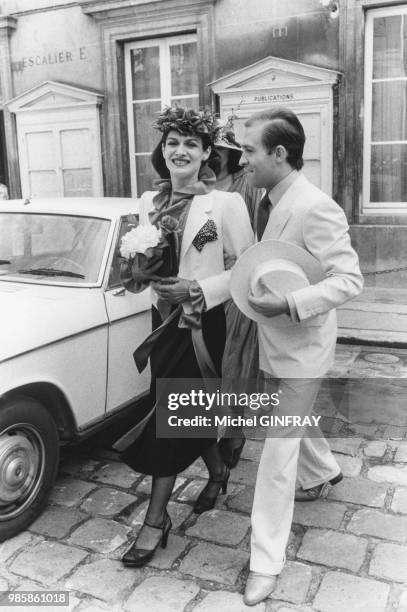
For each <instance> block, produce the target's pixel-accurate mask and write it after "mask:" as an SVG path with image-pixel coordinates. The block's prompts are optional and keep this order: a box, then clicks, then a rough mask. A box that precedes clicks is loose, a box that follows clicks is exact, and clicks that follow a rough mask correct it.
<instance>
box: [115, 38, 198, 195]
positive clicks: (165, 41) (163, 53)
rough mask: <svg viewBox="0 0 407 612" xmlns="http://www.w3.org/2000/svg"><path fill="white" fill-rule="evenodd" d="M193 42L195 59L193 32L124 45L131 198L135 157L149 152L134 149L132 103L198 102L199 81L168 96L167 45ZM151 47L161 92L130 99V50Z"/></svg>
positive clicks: (169, 103)
mask: <svg viewBox="0 0 407 612" xmlns="http://www.w3.org/2000/svg"><path fill="white" fill-rule="evenodd" d="M189 43H195V44H196V46H197V59H198V36H197V34H196V33H193V34H180V35H175V36H165V37H156V38H151V39H146V40H136V41H132V42H128V43H126V44H125V45H124V63H125V79H126V111H127V126H128V129H127V134H128V150H129V164H130V183H131V194H132V197H135V198H136V197H137V172H136V158H137V157H140V156H143V155H144V156H145V155H147V154H149V153H151V151H136V142H135V131H134V127H135V126H134V112H133V108H134V104H135V102H137V103H141V102H160V103H161V108H163V107H164V106H170V105H171V103H172V101H173V100H176V99H179V100H181V99H185V98H191V99H194V100H196V101H197V102H198V103H199V84H198V90H197V92H196V94H188V95H185V94H183V95H178V96H173V95H171V57H170V47H171V46H174V45H177V44H189ZM147 47H148V48H150V47H158V48H159V61H160V91H161V96H160V97H159V98H146V99H145V100H142V99H140V100H137V101H136V100H133V91H132V89H133V88H132V84H133V80H132V79H133V75H132V72H131V52H132V51H133V50H134V49H145V48H147Z"/></svg>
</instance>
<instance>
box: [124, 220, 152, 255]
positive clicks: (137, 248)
mask: <svg viewBox="0 0 407 612" xmlns="http://www.w3.org/2000/svg"><path fill="white" fill-rule="evenodd" d="M160 239H161V232H160V230H159V229H157V228H156V227H155V225H138V226H137V227H135V228H133V229H132V230H130V231H129V232H127V234H125V235H124V236H123V237H122V241H121V245H120V255H121V256H122V257H125V259H130V258H132V257H134V256H135V255H136V253H145V252H146V251H147V249H150V248H152V247H155V246H157V244H158V243H159V242H160Z"/></svg>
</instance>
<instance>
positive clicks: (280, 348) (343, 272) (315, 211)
mask: <svg viewBox="0 0 407 612" xmlns="http://www.w3.org/2000/svg"><path fill="white" fill-rule="evenodd" d="M348 229H349V227H348V223H347V221H346V217H345V215H344V213H343V211H342V209H341V208H340V207H339V206H338V204H336V202H334V201H333V200H332V199H331V198H330V197H329V196H328V195H326V194H325V193H323V192H322V191H321V190H320V189H318V188H317V187H315V186H314V185H312V183H310V182H309V181H308V180H307V179H306V178H305V176H304V175H303V174H302V173H300V174H299V176H298V178H297V179H296V180H295V181H294V183H292V185H291V186H290V187H289V188H288V189H287V191H286V192H285V193H284V194H283V196H282V197H281V199H280V200H279V202H278V203H277V204H276V206H274V207H273V208H272V210H271V213H270V216H269V219H268V223H267V226H266V228H265V231H264V234H263V237H262V240H269V239H275V240H284V241H286V242H292V243H294V244H296V245H298V246H300V247H302V248H303V249H305V250H307V251H309V252H310V253H311V254H312V255H314V257H316V258H317V259H318V260H319V262H320V263H321V265H322V268H323V270H324V272H325V275H326V278H324V279H323V280H322V281H321V282H319V283H317V284H316V285H310V286H308V287H304V288H303V289H299V290H298V291H294V292H293V293H292V294H290V295H291V300H290V301H291V303H293V302H294V304H295V307H296V310H297V314H298V319H299V322H294V321H293V320H292V319H291V317H289V316H288V315H282V319H286V320H285V321H283V323H284V324H285V326H284V327H277V326H276V325H275V324H274V323H273V320H272V318H271V319H270V324H268V323H267V324H262V323H261V324H260V323H259V325H258V328H259V348H260V368H261V369H262V370H264V371H265V372H269V373H270V374H272V375H273V376H276V377H278V378H295V377H297V378H308V377H310V378H313V377H319V376H323V375H324V374H325V373H326V371H327V370H328V369H329V368H330V367H331V365H332V364H333V361H334V355H335V344H336V337H337V322H336V311H335V308H336V307H337V306H339V305H340V304H343V303H344V302H346V301H347V300H350V299H351V298H353V297H355V296H356V295H358V294H359V293H360V291H361V290H362V287H363V278H362V275H361V273H360V269H359V260H358V256H357V254H356V253H355V251H354V250H353V248H352V246H351V243H350V237H349V233H348ZM279 318H280V317H279Z"/></svg>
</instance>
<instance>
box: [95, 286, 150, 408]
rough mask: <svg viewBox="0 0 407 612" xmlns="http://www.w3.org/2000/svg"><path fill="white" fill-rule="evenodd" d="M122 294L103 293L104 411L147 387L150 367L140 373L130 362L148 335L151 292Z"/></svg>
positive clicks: (132, 361) (136, 394)
mask: <svg viewBox="0 0 407 612" xmlns="http://www.w3.org/2000/svg"><path fill="white" fill-rule="evenodd" d="M121 291H122V290H121V288H120V287H119V288H116V289H111V290H109V291H106V293H105V300H106V308H107V313H108V318H109V350H108V378H107V380H108V384H107V402H106V410H107V411H110V410H114V409H115V408H117V407H118V406H120V405H122V404H124V403H125V402H128V401H129V400H131V399H133V398H135V397H137V396H138V395H140V394H141V393H143V392H144V391H147V390H148V389H149V386H150V366H149V365H148V366H147V368H146V369H145V370H144V372H142V373H141V374H139V372H138V371H137V368H136V365H135V363H134V359H133V352H134V350H135V349H136V348H137V346H138V345H139V344H140V343H141V342H142V341H143V340H144V339H145V338H146V337H147V336H148V334H149V333H150V332H151V312H150V304H151V300H150V290H149V289H146V290H145V291H143V292H142V293H138V294H134V293H130V292H129V291H127V290H124V291H123V292H122V293H120V292H121Z"/></svg>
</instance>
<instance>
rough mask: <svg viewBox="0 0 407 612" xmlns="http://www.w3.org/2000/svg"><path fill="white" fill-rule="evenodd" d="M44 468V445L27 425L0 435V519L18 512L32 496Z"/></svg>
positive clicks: (26, 504)
mask: <svg viewBox="0 0 407 612" xmlns="http://www.w3.org/2000/svg"><path fill="white" fill-rule="evenodd" d="M43 470H44V446H43V443H42V440H41V438H40V436H39V434H38V432H37V431H36V430H35V429H34V428H33V427H31V426H30V425H28V424H26V425H19V426H14V427H12V428H9V429H7V430H6V431H5V432H3V434H2V435H1V436H0V520H4V519H6V518H7V519H10V518H11V517H13V516H16V515H18V514H20V513H21V512H22V511H23V510H24V509H25V508H26V507H27V506H29V504H30V502H31V500H32V499H33V498H34V497H35V495H36V493H37V490H38V487H39V484H40V481H41V478H42V473H43Z"/></svg>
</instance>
